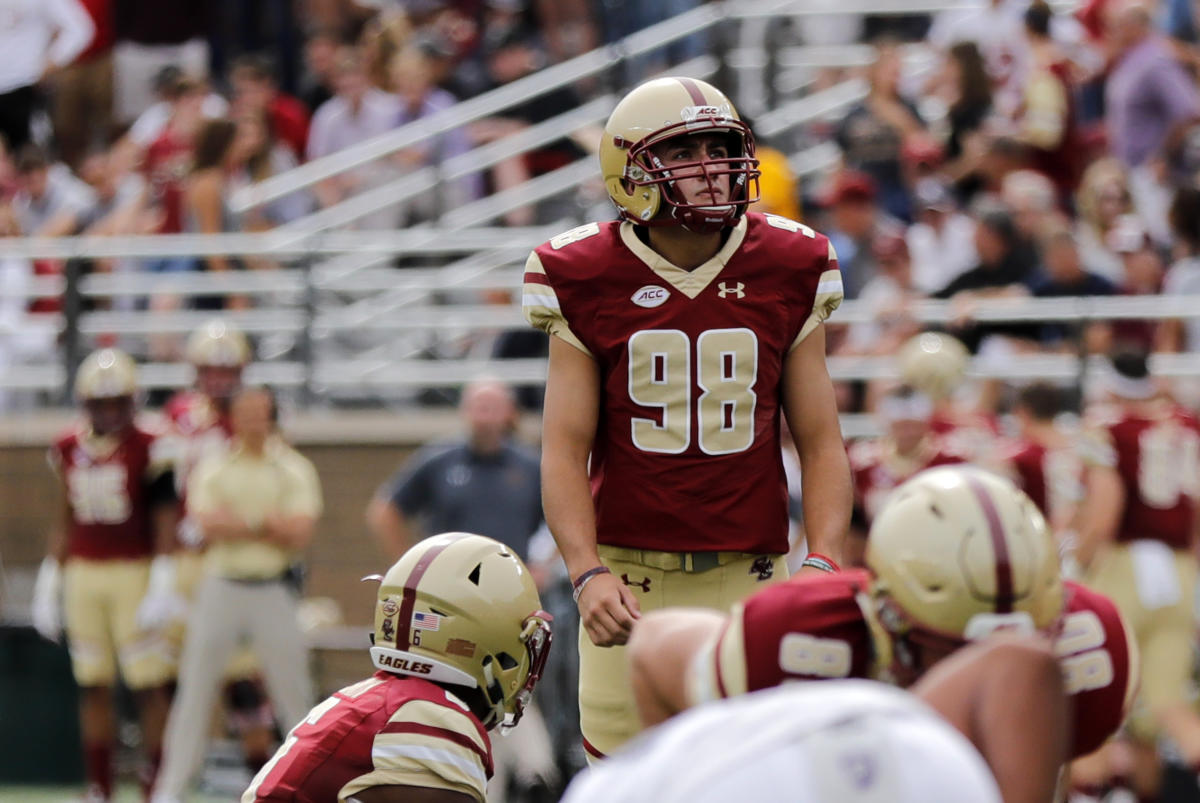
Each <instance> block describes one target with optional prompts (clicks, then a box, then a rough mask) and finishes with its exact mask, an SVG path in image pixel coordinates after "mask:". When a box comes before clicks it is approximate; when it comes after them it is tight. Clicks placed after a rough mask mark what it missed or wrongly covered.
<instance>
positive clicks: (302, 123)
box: [230, 56, 309, 160]
mask: <svg viewBox="0 0 1200 803" xmlns="http://www.w3.org/2000/svg"><path fill="white" fill-rule="evenodd" d="M230 78H231V81H232V83H233V107H234V110H235V112H236V113H237V114H241V113H243V112H259V113H264V114H266V116H267V119H268V121H269V122H270V126H271V134H272V136H273V137H274V138H275V139H276V140H277V141H279V142H282V143H283V144H284V145H287V146H288V147H289V148H291V150H292V154H293V155H294V156H295V157H296V159H297V160H299V159H302V158H304V153H305V150H306V148H307V145H308V122H309V121H308V111H307V110H306V109H305V108H304V104H303V103H301V102H300V101H299V100H297V99H296V98H294V97H292V96H291V95H288V94H287V93H285V92H281V91H280V90H279V87H278V85H277V84H276V80H275V67H274V65H273V64H272V63H271V60H270V59H268V58H266V57H265V56H242V57H240V58H239V59H238V60H237V61H235V62H234V64H233V72H232V74H231V76H230Z"/></svg>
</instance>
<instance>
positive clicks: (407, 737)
mask: <svg viewBox="0 0 1200 803" xmlns="http://www.w3.org/2000/svg"><path fill="white" fill-rule="evenodd" d="M373 579H376V580H380V581H381V583H380V588H379V594H378V597H377V601H376V604H375V632H374V636H373V641H374V646H373V647H372V648H371V660H372V661H373V662H374V664H375V667H376V668H377V670H378V671H377V672H375V674H374V675H372V676H371V677H369V678H367V679H366V680H363V681H360V682H359V683H355V684H354V685H352V686H348V687H347V688H344V689H342V690H341V691H339V692H337V693H335V694H334V695H333V696H332V697H330V698H329V699H327V700H325V702H323V703H320V704H319V705H317V706H316V707H315V708H313V710H312V713H310V714H309V715H308V716H307V717H306V718H305V719H304V720H303V721H302V722H300V724H298V725H296V727H294V728H292V732H291V733H289V734H288V737H287V739H286V740H285V741H284V743H283V745H282V746H281V747H280V748H279V751H278V752H277V753H276V754H275V757H274V758H272V759H271V760H270V761H269V762H268V763H267V764H266V765H265V766H264V767H263V768H262V769H261V770H260V771H259V773H258V775H257V776H256V777H255V778H254V781H253V782H252V783H251V784H250V788H248V789H247V790H246V792H245V793H244V794H243V795H242V803H256V802H259V803H266V802H267V801H272V802H274V801H279V803H283V801H287V803H332V802H333V801H358V803H471V801H478V802H479V803H483V801H484V799H485V795H486V784H487V780H488V778H490V777H491V775H492V748H491V742H490V741H489V739H488V731H490V730H492V729H494V728H495V727H497V726H498V725H506V724H507V725H509V726H514V725H516V724H517V722H518V721H519V720H520V718H521V713H522V711H523V710H524V708H525V705H526V704H527V703H528V702H529V699H530V697H531V696H532V693H533V687H534V685H535V684H536V683H537V681H538V678H539V677H541V673H542V668H543V667H544V666H545V662H546V656H547V655H548V654H549V650H550V639H551V634H550V615H549V614H547V613H546V612H544V611H543V610H542V606H541V600H540V598H539V597H538V593H537V587H536V586H535V585H534V583H533V580H532V578H531V577H530V575H529V569H528V568H526V566H525V564H524V563H522V562H521V559H520V558H519V557H517V556H516V554H515V553H513V552H512V551H511V550H510V549H509V548H508V547H506V546H505V545H504V544H501V543H500V542H499V541H493V540H492V539H491V538H485V537H484V536H482V535H470V534H467V533H442V534H441V535H435V536H433V537H432V538H427V539H426V540H424V541H421V542H420V543H419V544H417V545H416V546H414V547H412V548H411V549H409V550H408V551H407V552H406V553H404V556H403V557H402V558H400V560H399V561H397V562H396V563H395V565H393V566H392V568H391V569H389V570H388V573H387V574H386V575H385V576H383V577H378V576H377V577H375V578H373Z"/></svg>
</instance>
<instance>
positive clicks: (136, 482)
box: [33, 349, 182, 801]
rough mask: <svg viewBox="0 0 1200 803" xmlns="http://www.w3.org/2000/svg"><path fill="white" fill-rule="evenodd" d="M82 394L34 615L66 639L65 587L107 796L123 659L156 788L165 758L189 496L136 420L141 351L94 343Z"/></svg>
mask: <svg viewBox="0 0 1200 803" xmlns="http://www.w3.org/2000/svg"><path fill="white" fill-rule="evenodd" d="M75 393H76V395H77V396H78V397H79V400H80V402H81V403H82V405H83V408H84V411H85V421H84V422H83V423H82V424H80V425H78V426H76V427H74V428H73V429H72V430H71V431H69V432H67V433H66V434H64V435H62V436H60V437H59V438H58V439H57V440H56V441H55V442H54V445H53V446H52V447H51V448H50V452H49V459H50V464H51V466H52V467H53V469H54V471H55V473H57V474H58V476H59V478H60V479H61V481H62V489H63V520H62V527H61V529H60V528H57V527H56V528H54V529H53V530H52V531H51V534H50V545H49V550H48V552H49V554H48V556H47V557H46V559H45V560H44V561H43V562H42V567H41V569H40V570H39V572H38V576H37V582H36V584H35V588H34V594H33V621H34V626H35V627H36V628H37V630H38V632H40V633H41V634H42V635H43V636H45V637H46V638H48V639H51V640H57V639H58V637H59V631H60V629H61V619H60V614H59V607H58V606H59V600H58V596H59V592H60V590H61V592H62V594H63V600H62V604H63V611H64V612H65V614H66V631H67V642H68V646H69V648H70V652H71V665H72V669H73V670H74V673H75V680H76V681H77V682H78V684H79V687H80V701H79V719H80V732H81V736H82V739H83V753H84V764H85V768H86V778H87V782H88V793H87V797H86V799H87V800H89V801H102V800H108V799H110V797H111V796H112V789H113V764H112V759H113V747H114V745H115V744H116V738H117V734H116V721H115V716H116V715H115V712H114V710H113V703H112V692H113V687H114V686H115V685H116V683H117V671H118V668H119V670H120V676H121V680H122V681H124V683H125V685H126V686H127V687H128V688H129V689H130V690H131V691H132V692H133V694H134V698H135V700H136V703H137V707H138V713H139V715H140V719H141V726H142V740H143V743H144V745H145V748H146V758H147V759H148V767H147V769H146V770H145V771H144V772H143V773H142V777H141V781H142V784H143V787H144V788H145V789H149V785H150V784H151V783H152V782H153V779H154V774H155V773H156V772H157V769H158V763H159V760H160V758H161V754H162V737H163V727H164V724H165V723H166V718H167V709H168V706H169V696H168V693H167V683H168V681H169V679H170V675H171V666H170V661H169V658H168V655H167V647H166V643H165V640H164V637H163V633H162V628H163V626H164V625H165V623H166V621H167V620H168V619H169V618H170V617H171V616H172V615H174V614H175V613H176V612H177V609H179V608H181V607H182V601H181V600H179V599H178V598H177V596H176V595H175V592H174V568H173V566H172V558H171V556H170V555H171V552H172V549H173V547H174V543H175V534H174V533H175V526H176V522H177V518H178V505H177V502H176V496H175V488H174V480H173V478H172V474H171V464H170V460H169V458H168V455H166V454H164V452H165V451H166V450H165V449H164V445H165V441H164V440H163V439H161V438H160V437H159V435H157V434H155V433H153V432H150V431H148V430H146V429H143V428H142V427H141V426H139V425H138V424H136V423H135V422H134V416H135V413H136V403H135V401H134V396H135V395H136V393H137V371H136V367H135V366H134V363H133V360H131V359H130V358H129V357H128V356H127V355H126V354H124V353H123V352H120V351H117V350H116V349H103V350H100V351H96V352H93V353H92V354H90V355H88V357H87V358H86V359H85V360H84V361H83V363H82V364H81V365H80V367H79V372H78V373H77V374H76V377H75ZM60 567H61V569H60Z"/></svg>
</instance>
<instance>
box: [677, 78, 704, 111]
mask: <svg viewBox="0 0 1200 803" xmlns="http://www.w3.org/2000/svg"><path fill="white" fill-rule="evenodd" d="M675 80H677V81H678V82H679V83H681V84H683V88H684V89H686V90H687V93H688V94H689V95H691V96H692V102H693V103H695V104H696V105H697V106H707V105H709V103H708V101H707V100H706V99H705V97H704V93H703V92H701V91H700V87H699V86H698V85H697V84H696V82H695V81H693V80H692V79H691V78H676V79H675Z"/></svg>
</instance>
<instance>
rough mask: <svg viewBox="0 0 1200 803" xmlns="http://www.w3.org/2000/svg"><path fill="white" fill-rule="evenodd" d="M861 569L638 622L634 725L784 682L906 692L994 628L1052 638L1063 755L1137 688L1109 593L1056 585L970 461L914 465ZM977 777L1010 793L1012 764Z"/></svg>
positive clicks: (1032, 514) (1130, 650) (1047, 542)
mask: <svg viewBox="0 0 1200 803" xmlns="http://www.w3.org/2000/svg"><path fill="white" fill-rule="evenodd" d="M867 566H868V568H869V571H848V572H841V573H838V574H834V575H830V576H825V577H816V578H795V579H793V580H792V581H790V582H788V583H781V584H779V585H777V586H774V587H772V588H768V589H764V590H763V591H760V592H759V593H757V594H755V595H754V596H752V597H750V598H748V599H747V600H746V601H745V603H743V604H740V605H737V606H735V607H734V608H733V610H732V611H731V612H730V613H729V614H727V615H726V614H718V613H714V612H711V611H701V610H685V609H676V610H674V611H661V612H658V613H656V614H654V615H653V616H648V617H646V618H645V619H644V620H643V621H641V622H640V623H639V624H638V627H637V629H636V630H635V631H634V638H633V640H632V642H631V645H630V653H631V655H632V659H633V679H634V688H635V693H636V695H637V699H638V703H639V706H640V710H641V713H642V716H643V717H644V718H645V720H646V724H648V725H649V724H654V723H656V722H659V721H662V720H663V719H666V718H667V717H669V716H671V715H673V714H675V713H677V712H679V711H682V710H683V709H686V708H689V707H691V706H693V705H696V704H698V703H701V702H704V701H706V700H710V699H717V698H721V697H729V696H733V695H737V694H743V693H746V692H750V691H755V690H757V689H763V688H767V687H770V686H776V685H779V684H781V683H784V682H785V681H791V680H824V679H830V678H847V677H854V678H875V679H879V680H886V681H890V682H893V683H897V684H899V685H904V686H907V685H909V684H910V683H912V682H913V681H914V680H916V679H917V678H918V677H920V676H921V675H923V674H924V673H925V672H926V671H928V670H929V669H930V667H932V666H934V665H935V664H936V663H937V662H938V661H940V660H941V659H943V658H944V657H946V656H947V655H950V654H951V653H953V652H955V651H956V650H958V649H960V648H961V647H962V646H963V645H965V644H967V643H970V642H972V641H977V640H981V639H984V638H986V637H987V636H989V635H991V634H992V633H995V632H998V631H1005V632H1010V633H1017V634H1020V633H1028V634H1031V635H1037V634H1043V635H1046V636H1051V637H1053V638H1054V639H1055V648H1054V651H1055V654H1056V655H1058V657H1059V663H1060V665H1061V667H1062V671H1063V680H1064V685H1065V688H1066V692H1067V694H1068V696H1069V697H1070V701H1071V715H1072V717H1073V720H1072V722H1073V727H1072V743H1071V746H1070V753H1069V755H1070V757H1071V758H1078V757H1080V756H1084V755H1087V754H1089V753H1091V752H1092V751H1094V750H1096V749H1097V748H1098V747H1100V745H1101V744H1103V743H1104V741H1105V740H1106V739H1108V737H1110V736H1112V735H1113V734H1114V733H1115V732H1116V731H1117V729H1118V728H1119V727H1120V725H1121V723H1122V721H1123V720H1124V718H1125V714H1126V712H1127V709H1128V706H1129V703H1130V700H1131V697H1132V693H1133V691H1134V688H1135V687H1136V677H1137V666H1136V664H1137V661H1136V647H1135V646H1134V645H1133V643H1132V639H1131V636H1130V635H1129V633H1128V632H1127V630H1126V628H1125V626H1124V623H1123V621H1122V618H1121V615H1120V614H1119V613H1118V611H1117V608H1116V606H1115V605H1114V604H1113V603H1112V601H1111V600H1109V599H1108V598H1107V597H1105V596H1103V595H1101V594H1098V593H1096V592H1094V591H1091V590H1089V589H1088V588H1086V587H1085V586H1083V585H1080V584H1077V583H1073V582H1069V581H1067V582H1064V581H1063V580H1062V579H1061V577H1060V575H1059V566H1058V558H1057V547H1056V545H1055V542H1054V538H1053V536H1052V535H1051V533H1050V532H1049V529H1048V528H1047V526H1046V522H1045V519H1044V518H1043V517H1042V515H1041V513H1040V512H1039V511H1038V509H1037V507H1036V506H1035V505H1034V504H1033V502H1032V501H1031V500H1030V499H1029V497H1028V496H1026V495H1025V494H1024V493H1022V492H1021V491H1019V490H1018V489H1017V488H1016V487H1015V486H1013V484H1012V483H1011V482H1009V481H1008V480H1006V479H1003V478H1002V477H999V476H997V475H993V474H990V473H988V472H985V471H983V470H981V469H977V468H972V467H969V466H944V467H940V468H934V469H929V470H927V471H924V472H922V473H920V474H918V475H917V476H916V477H914V478H913V479H911V480H909V481H908V482H907V483H905V484H904V485H901V486H900V487H899V488H897V489H896V491H895V492H894V493H893V494H892V496H891V497H890V498H889V499H888V501H887V503H886V504H885V505H884V506H883V508H882V510H880V512H879V515H878V516H877V517H876V518H875V521H874V523H873V524H872V527H871V531H870V535H869V537H868V540H867ZM992 771H993V773H994V774H995V775H996V780H997V782H998V783H999V785H1000V787H1001V789H1002V790H1003V789H1006V788H1013V789H1019V788H1022V785H1023V783H1024V781H1025V771H1026V768H1025V767H1022V766H1012V765H1005V766H993V767H992ZM1004 799H1005V800H1026V799H1031V798H1027V797H1022V796H1015V797H1010V796H1008V795H1007V794H1006V795H1005V798H1004Z"/></svg>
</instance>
